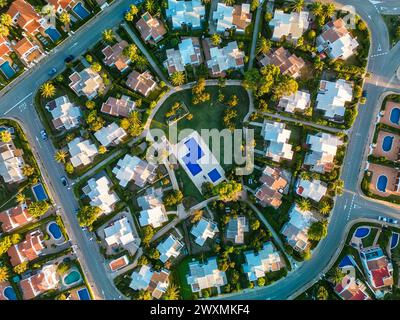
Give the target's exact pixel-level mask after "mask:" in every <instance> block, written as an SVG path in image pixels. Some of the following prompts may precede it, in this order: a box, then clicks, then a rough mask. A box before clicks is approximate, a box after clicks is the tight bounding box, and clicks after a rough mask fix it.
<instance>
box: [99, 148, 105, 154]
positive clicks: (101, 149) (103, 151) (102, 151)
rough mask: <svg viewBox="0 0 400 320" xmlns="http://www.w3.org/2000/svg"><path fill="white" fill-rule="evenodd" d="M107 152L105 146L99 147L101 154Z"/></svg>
mask: <svg viewBox="0 0 400 320" xmlns="http://www.w3.org/2000/svg"><path fill="white" fill-rule="evenodd" d="M106 152H107V148H106V147H105V146H100V147H99V154H105V153H106Z"/></svg>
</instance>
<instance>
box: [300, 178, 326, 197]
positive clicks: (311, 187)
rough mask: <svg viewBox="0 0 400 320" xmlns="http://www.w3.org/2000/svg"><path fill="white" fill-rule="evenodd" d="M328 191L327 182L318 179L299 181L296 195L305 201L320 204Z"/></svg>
mask: <svg viewBox="0 0 400 320" xmlns="http://www.w3.org/2000/svg"><path fill="white" fill-rule="evenodd" d="M327 190H328V188H327V185H326V183H325V182H322V181H321V180H317V179H311V180H307V179H299V180H298V181H297V184H296V193H297V194H298V195H299V196H302V197H303V198H305V199H311V200H314V201H315V202H320V201H321V199H322V197H323V196H324V195H325V194H326V191H327Z"/></svg>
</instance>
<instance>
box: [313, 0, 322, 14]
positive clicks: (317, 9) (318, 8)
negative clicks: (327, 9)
mask: <svg viewBox="0 0 400 320" xmlns="http://www.w3.org/2000/svg"><path fill="white" fill-rule="evenodd" d="M311 12H312V13H313V14H314V16H316V17H322V16H323V15H324V8H323V5H322V3H321V2H319V1H317V2H314V3H313V4H312V7H311Z"/></svg>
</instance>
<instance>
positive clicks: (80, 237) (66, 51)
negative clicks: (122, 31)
mask: <svg viewBox="0 0 400 320" xmlns="http://www.w3.org/2000/svg"><path fill="white" fill-rule="evenodd" d="M134 2H135V1H126V0H124V1H116V2H114V4H113V5H111V6H110V7H109V8H107V9H106V10H105V11H104V12H103V13H102V14H101V16H98V17H97V18H95V19H94V20H93V21H91V22H89V23H88V24H87V25H86V26H84V27H83V28H82V29H80V30H79V31H78V32H76V34H75V35H74V36H72V37H70V38H68V39H67V40H66V41H65V42H64V43H63V44H62V45H60V46H59V47H57V49H55V50H54V51H53V52H52V53H51V54H50V55H49V56H48V57H47V58H46V60H45V61H44V63H41V64H40V65H39V66H37V67H35V68H33V69H32V70H30V71H29V72H27V74H26V75H23V76H21V77H20V79H18V80H17V81H16V82H15V83H14V84H12V85H11V86H10V87H9V88H7V89H6V90H3V91H2V92H0V97H1V100H0V101H1V102H0V117H12V118H15V119H18V120H19V121H20V122H21V123H22V124H23V127H24V130H25V131H26V132H27V136H28V139H29V141H30V142H31V146H32V149H33V151H34V153H35V154H36V157H37V159H38V161H39V163H40V166H41V168H42V173H43V176H44V178H45V180H46V183H47V185H48V186H49V190H50V193H51V194H52V197H53V199H54V201H55V203H56V204H57V206H59V207H60V212H61V214H62V217H63V220H64V222H65V224H66V227H67V231H68V234H69V235H70V237H71V239H72V242H73V244H74V245H76V252H77V255H78V257H79V260H80V262H81V265H82V267H83V270H84V272H85V275H86V277H87V278H88V282H89V283H90V284H91V285H92V291H93V293H94V296H95V298H96V299H109V300H110V299H121V298H122V297H121V294H120V293H119V292H118V290H117V289H116V288H115V286H114V284H113V281H112V279H111V277H110V276H109V275H108V273H107V271H106V270H105V267H104V263H103V258H102V256H101V254H100V253H99V249H98V246H97V244H96V243H95V242H91V241H89V237H88V235H87V234H85V233H84V232H83V231H82V229H81V228H80V227H79V224H78V221H77V219H76V217H75V209H76V208H77V206H78V204H77V201H76V199H75V198H74V196H73V193H72V191H70V190H67V189H66V188H65V187H64V186H62V184H61V182H60V177H61V176H63V175H64V171H63V166H62V165H60V164H58V163H56V162H55V160H54V159H53V155H54V153H55V150H54V147H53V146H52V143H51V142H50V141H42V140H41V138H40V130H42V129H43V126H42V124H41V122H40V119H39V117H38V115H37V113H36V111H35V108H34V105H33V99H34V96H35V93H36V91H37V90H38V88H39V86H40V85H41V84H42V83H43V82H45V81H46V80H48V78H49V76H48V71H49V69H51V68H53V67H56V68H57V69H58V70H62V69H63V68H64V59H65V57H66V56H68V55H70V54H72V55H74V56H79V55H81V54H82V53H84V52H85V51H86V50H87V48H88V47H90V46H91V45H92V44H94V43H95V42H96V41H97V40H98V39H99V38H100V37H101V33H102V31H103V30H104V29H106V28H111V27H113V26H115V25H117V24H118V23H119V22H120V21H121V20H122V17H123V12H124V11H125V10H126V8H127V7H128V5H129V4H131V3H134ZM324 2H333V1H324ZM381 2H382V3H383V2H385V1H381ZM394 2H395V1H393V0H388V3H391V5H388V6H387V8H389V9H385V10H389V11H390V10H391V9H390V8H392V10H394V8H396V7H395V6H394V5H392V4H393V3H394ZM382 3H381V4H380V5H382V6H383V4H382ZM335 4H336V5H337V6H338V7H340V6H342V5H343V4H349V5H353V6H354V7H355V8H356V11H357V13H358V14H359V15H360V16H361V17H362V18H363V19H364V20H365V21H366V23H367V24H368V26H369V28H370V30H371V38H372V41H371V50H370V60H369V64H368V71H369V73H370V74H371V77H370V78H368V79H367V80H366V83H365V85H364V89H365V90H366V91H367V92H368V100H367V103H366V104H365V105H361V106H360V109H359V114H358V117H357V120H356V122H355V124H354V126H353V128H352V129H351V130H350V131H349V132H348V134H349V145H348V151H347V154H346V158H345V160H344V165H343V171H342V179H343V180H344V181H345V193H344V195H343V196H341V197H338V198H337V200H336V204H335V207H334V209H333V211H332V214H331V218H330V224H329V230H328V236H327V237H326V238H325V239H324V240H323V241H321V242H320V244H319V245H318V247H317V248H316V249H315V250H314V252H313V257H312V259H311V260H309V261H306V262H304V263H302V264H301V265H300V266H299V267H298V268H297V269H296V270H294V271H292V272H290V273H289V274H288V276H287V277H286V278H284V279H282V280H280V281H278V282H276V283H274V284H272V285H270V286H268V287H261V288H258V289H253V290H249V291H242V292H240V293H236V294H232V295H226V296H223V297H222V298H229V299H287V298H292V297H294V295H295V294H296V293H297V292H299V290H304V289H306V288H307V287H308V286H310V285H312V284H313V283H314V282H315V281H317V280H318V279H319V277H320V276H321V275H322V274H324V272H326V270H327V269H328V268H329V266H330V263H333V262H334V260H335V259H334V257H336V256H337V255H338V254H339V253H340V251H341V248H342V246H343V239H345V237H346V231H347V230H349V227H350V226H351V224H352V223H354V222H355V221H359V219H376V218H377V216H378V215H382V214H384V215H386V216H393V217H394V216H399V209H398V207H397V208H396V207H395V206H389V205H386V204H384V203H381V202H375V201H373V200H370V199H368V198H366V197H364V196H363V195H362V194H361V193H360V189H359V175H360V174H361V173H362V171H363V169H364V155H365V151H366V149H367V147H368V145H369V141H370V130H371V127H372V123H374V120H375V117H376V114H377V111H378V110H379V108H380V103H379V101H380V100H381V99H382V97H383V95H384V94H385V92H389V91H391V92H399V93H400V82H399V81H398V80H397V79H396V77H395V72H396V70H397V68H398V67H399V65H400V42H399V43H397V45H396V46H394V47H393V48H391V49H390V44H389V37H388V31H387V28H386V25H385V24H384V22H383V20H382V18H381V16H380V13H379V10H378V9H377V6H376V5H374V4H373V3H372V2H370V1H360V0H341V1H338V2H335ZM399 7H400V5H399ZM399 10H400V9H399ZM173 90H174V89H173ZM173 90H171V91H173ZM44 168H45V169H44ZM219 298H221V297H219Z"/></svg>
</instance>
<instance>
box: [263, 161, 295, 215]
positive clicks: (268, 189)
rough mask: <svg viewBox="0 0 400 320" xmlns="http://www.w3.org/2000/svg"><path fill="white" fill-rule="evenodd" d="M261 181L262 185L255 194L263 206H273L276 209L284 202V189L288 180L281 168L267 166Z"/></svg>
mask: <svg viewBox="0 0 400 320" xmlns="http://www.w3.org/2000/svg"><path fill="white" fill-rule="evenodd" d="M259 182H261V183H262V185H261V186H260V187H259V188H258V189H257V190H256V193H255V196H256V198H257V200H258V201H259V203H260V204H261V205H262V206H263V207H266V206H272V207H274V208H275V209H277V208H279V207H280V205H281V204H282V195H283V191H284V189H285V188H286V186H287V184H288V181H287V179H286V177H284V175H283V171H282V169H280V168H277V167H275V168H272V167H270V166H266V167H265V169H264V170H263V172H262V175H261V177H260V180H259Z"/></svg>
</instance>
